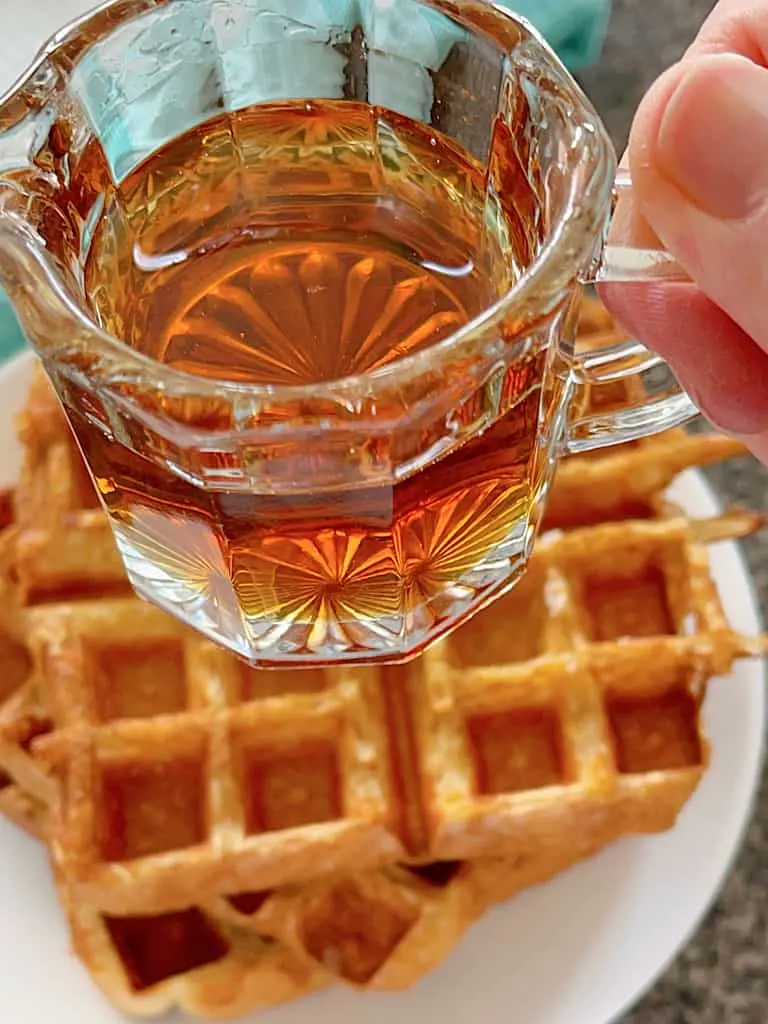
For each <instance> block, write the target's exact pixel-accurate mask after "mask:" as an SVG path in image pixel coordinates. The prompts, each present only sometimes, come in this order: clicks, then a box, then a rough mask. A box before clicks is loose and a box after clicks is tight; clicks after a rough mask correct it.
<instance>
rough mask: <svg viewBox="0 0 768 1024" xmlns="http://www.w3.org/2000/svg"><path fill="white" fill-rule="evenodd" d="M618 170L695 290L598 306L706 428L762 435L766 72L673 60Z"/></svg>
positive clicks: (612, 295) (665, 290)
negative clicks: (659, 364) (664, 373)
mask: <svg viewBox="0 0 768 1024" xmlns="http://www.w3.org/2000/svg"><path fill="white" fill-rule="evenodd" d="M629 162H630V166H631V170H632V180H633V196H632V199H633V206H634V208H635V213H636V214H639V218H638V219H640V220H645V221H647V223H648V225H649V226H650V228H651V229H652V231H653V232H654V233H655V235H656V236H657V237H658V239H659V240H660V241H661V243H662V244H663V245H664V246H665V247H666V248H667V249H668V250H669V251H670V252H671V253H672V254H673V255H674V256H675V257H676V258H677V259H678V260H679V262H680V263H681V264H682V265H683V266H684V267H685V269H686V270H687V272H688V273H689V274H690V276H691V278H692V279H693V281H694V282H695V285H696V287H695V288H694V287H693V286H690V285H689V286H669V285H661V284H657V285H654V286H652V287H651V288H649V287H648V286H642V287H641V286H639V285H638V286H632V287H626V286H619V285H613V286H610V288H607V289H606V294H605V298H606V300H607V302H608V304H609V305H610V306H611V308H612V309H613V311H614V313H615V314H616V315H617V316H618V317H619V319H620V320H622V321H623V322H624V324H625V326H627V327H628V328H629V329H630V330H632V331H633V333H635V334H637V336H639V337H641V338H642V340H644V341H646V342H647V343H648V344H649V345H650V346H651V347H652V348H656V349H658V350H659V351H661V353H662V354H663V355H665V356H666V357H667V358H668V359H669V360H670V362H671V363H672V365H673V368H674V369H675V370H676V371H677V373H678V376H679V377H680V379H681V382H682V383H683V385H684V386H686V387H687V388H688V390H690V391H691V393H692V394H693V395H694V397H695V398H696V399H702V398H703V399H704V401H703V402H702V404H703V405H704V411H705V412H707V413H708V414H709V415H710V416H711V418H713V419H714V420H715V421H716V422H719V423H720V424H721V425H722V426H724V427H726V428H727V429H732V430H733V431H734V432H737V433H741V434H756V433H763V432H764V431H765V430H766V429H767V428H768V317H767V316H766V296H768V69H766V68H763V67H760V66H759V65H757V64H754V63H753V62H752V61H750V60H748V59H746V58H745V57H740V56H736V55H734V54H712V55H704V56H697V57H693V56H689V57H687V58H685V59H684V60H683V61H682V62H681V63H680V64H678V65H676V66H675V67H673V68H671V69H670V70H669V71H668V72H666V73H665V74H664V75H663V76H662V77H661V78H660V79H659V80H658V81H657V82H656V84H655V85H654V86H653V88H652V89H651V90H650V92H649V93H648V95H647V96H646V97H645V99H644V100H643V102H642V104H641V106H640V109H639V110H638V113H637V115H636V118H635V122H634V125H633V129H632V135H631V140H630V147H629ZM649 303H651V305H652V309H650V310H649V308H647V307H648V305H649ZM649 312H651V313H653V314H654V315H652V316H649V315H648V314H649ZM665 322H666V331H665V330H664V326H663V325H664V323H665ZM728 392H730V394H729V393H728Z"/></svg>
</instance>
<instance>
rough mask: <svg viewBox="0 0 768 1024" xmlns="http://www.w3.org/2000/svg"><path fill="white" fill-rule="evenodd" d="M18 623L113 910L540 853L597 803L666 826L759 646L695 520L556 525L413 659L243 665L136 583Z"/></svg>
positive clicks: (76, 859) (77, 853) (72, 876)
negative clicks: (522, 568) (733, 620)
mask: <svg viewBox="0 0 768 1024" xmlns="http://www.w3.org/2000/svg"><path fill="white" fill-rule="evenodd" d="M518 622H519V623H522V622H524V623H525V628H524V629H520V630H514V629H510V623H518ZM28 630H29V633H28V642H29V646H30V649H31V652H32V656H33V659H34V662H35V665H36V666H37V671H38V672H39V673H42V674H43V677H44V686H45V693H46V699H47V702H48V711H49V713H50V715H51V719H52V723H53V725H54V731H53V732H52V733H51V734H50V735H48V736H45V737H42V738H41V739H39V740H37V741H35V744H34V745H33V747H34V749H37V750H39V751H40V755H41V756H44V758H45V760H46V761H47V762H48V763H49V764H50V765H51V766H52V767H54V768H55V769H56V771H57V772H58V773H59V774H60V776H61V779H62V784H63V795H64V799H63V800H62V801H61V805H60V813H59V814H58V816H57V821H56V827H55V830H54V838H53V841H54V845H55V846H56V848H57V850H58V856H59V858H60V864H61V867H62V870H63V871H64V873H65V876H66V878H67V879H68V881H69V882H71V884H72V885H73V886H74V887H75V889H76V891H77V892H78V893H79V894H80V896H81V897H82V898H83V899H85V900H87V901H89V902H91V903H93V904H94V905H96V906H99V907H101V908H102V909H104V910H107V911H109V912H111V913H122V914H125V913H147V912H149V911H150V910H151V911H166V910H175V909H180V908H183V907H185V906H188V905H189V904H190V902H191V899H190V897H191V894H193V893H206V894H207V895H209V896H210V897H214V896H218V895H237V894H239V893H241V892H243V891H249V892H252V891H262V890H270V889H273V888H275V887H279V886H284V885H289V884H295V883H297V882H302V881H309V880H310V879H312V878H314V877H318V876H323V875H329V874H333V873H342V872H348V871H350V870H355V871H359V870H365V869H372V868H376V867H380V866H384V865H389V864H392V863H395V862H402V861H410V862H415V863H419V862H431V861H434V860H456V859H466V858H475V857H480V856H488V855H499V854H500V853H502V852H506V853H508V854H509V855H510V856H520V855H523V854H525V855H528V854H531V853H536V852H539V851H546V850H549V849H552V848H553V847H555V846H557V844H559V843H561V842H562V836H563V833H564V830H565V831H566V832H568V833H571V834H572V832H573V830H574V829H576V828H581V827H583V822H584V821H585V819H588V820H589V821H590V822H593V823H594V824H595V826H596V827H598V826H600V825H601V824H602V823H603V822H604V821H611V822H614V821H616V820H619V819H620V820H621V821H622V828H623V830H624V831H656V830H659V829H665V828H668V827H669V826H670V825H671V824H672V823H673V822H674V819H675V816H676V814H677V813H678V811H679V810H680V808H681V806H682V804H683V803H684V802H685V800H686V799H687V798H688V796H689V795H690V793H691V792H692V790H693V788H694V787H695V785H696V783H697V782H698V780H699V778H700V775H701V772H702V770H703V766H704V764H705V763H706V743H705V740H704V738H703V737H702V736H701V734H700V730H699V725H698V707H699V702H700V698H701V695H702V688H703V684H704V682H705V681H706V679H707V678H708V677H709V676H710V675H712V674H713V673H716V672H718V673H719V672H723V671H726V670H727V669H728V668H729V667H730V665H731V664H732V662H733V660H734V659H735V658H736V657H737V656H738V655H740V654H744V653H749V652H750V651H751V650H752V647H751V646H750V645H749V643H748V642H747V641H745V640H743V639H742V638H741V637H739V636H738V635H736V634H734V633H733V632H732V631H731V630H730V629H729V628H728V626H727V623H726V622H725V619H724V617H723V614H722V610H721V608H720V604H719V601H718V599H717V595H716V593H715V591H714V588H713V586H712V583H711V580H710V577H709V574H708V571H707V564H706V555H705V552H704V551H703V549H702V548H701V546H700V545H699V544H698V543H697V542H696V540H695V537H694V527H693V526H692V525H691V524H689V523H688V522H687V521H686V520H684V519H682V518H672V519H660V520H658V521H649V522H645V523H639V522H636V523H624V524H604V525H601V526H596V527H592V528H590V529H585V530H578V531H573V532H570V533H567V534H562V535H553V536H550V537H547V538H544V539H543V540H542V543H541V544H540V545H539V547H538V548H537V551H536V552H535V554H534V558H533V560H532V563H531V567H530V570H529V572H528V573H527V574H526V577H525V578H524V579H523V581H522V582H521V583H520V584H519V585H518V586H517V587H516V588H515V589H514V590H513V591H512V592H511V593H510V594H509V595H508V596H507V597H506V598H504V599H502V600H501V601H499V602H497V603H496V604H495V605H493V606H491V607H490V608H489V609H487V610H486V611H485V612H483V613H481V614H480V615H478V616H477V617H476V618H475V619H474V620H472V621H471V622H470V623H468V624H467V625H466V626H464V627H463V628H462V629H460V630H459V631H457V632H456V633H455V634H454V635H453V636H452V637H449V638H447V639H446V640H444V641H443V642H441V643H439V644H437V645H435V646H434V647H433V648H432V649H431V650H429V651H428V652H426V654H424V655H423V656H422V657H421V658H419V659H417V660H416V661H415V662H412V663H411V664H409V665H407V666H395V667H383V668H355V667H351V666H341V667H333V668H327V669H318V670H314V671H308V670H302V671H298V672H297V671H294V670H283V671H280V672H275V671H274V670H269V671H259V670H254V669H249V668H246V667H244V666H243V665H242V663H240V662H239V661H237V660H236V659H234V658H232V656H230V655H229V654H227V653H226V652H224V651H223V650H221V649H220V648H217V647H215V646H214V645H212V644H210V643H209V642H208V641H206V640H204V639H202V638H200V637H198V636H197V635H195V634H193V633H191V632H190V631H188V630H185V629H184V627H182V626H180V625H178V624H177V623H176V622H175V621H174V620H172V619H170V618H169V617H168V616H166V615H165V614H164V613H162V612H160V611H158V610H156V609H154V608H153V607H151V606H149V605H146V604H144V603H142V602H139V601H138V600H136V599H134V598H127V599H119V598H118V599H111V600H103V601H98V602H82V601H81V602H78V601H74V602H69V603H63V604H54V605H45V606H40V607H39V608H36V609H32V610H30V611H29V612H28ZM633 722H637V723H639V724H638V725H637V727H635V728H633V725H632V723H633ZM646 742H647V743H648V744H650V748H649V749H647V750H646V748H645V746H644V744H645V743H646ZM654 742H655V743H656V747H654V746H653V743H654ZM75 795H76V797H77V799H74V796H75Z"/></svg>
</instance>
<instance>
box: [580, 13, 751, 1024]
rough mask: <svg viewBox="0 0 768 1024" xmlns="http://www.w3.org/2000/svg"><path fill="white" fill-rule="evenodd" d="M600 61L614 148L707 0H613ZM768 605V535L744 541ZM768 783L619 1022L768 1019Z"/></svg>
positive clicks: (731, 493) (725, 492)
mask: <svg viewBox="0 0 768 1024" xmlns="http://www.w3.org/2000/svg"><path fill="white" fill-rule="evenodd" d="M614 6H615V10H614V14H613V18H612V21H611V27H610V31H609V37H608V40H607V43H606V46H605V50H604V53H603V58H602V60H601V61H600V64H599V65H598V66H596V67H595V68H593V69H591V70H590V71H588V72H584V73H583V74H582V75H581V76H580V79H581V82H582V84H583V86H584V88H585V89H586V91H587V92H588V94H589V95H590V97H591V98H592V100H593V102H594V103H595V105H596V106H597V109H598V110H599V111H600V113H601V114H602V115H603V117H604V118H605V121H606V123H607V125H608V127H609V129H610V131H611V133H612V135H613V137H614V140H615V142H616V146H617V148H618V149H619V150H621V149H622V148H623V147H624V144H625V142H626V138H627V132H628V129H629V125H630V122H631V118H632V111H633V110H634V108H635V107H636V105H637V102H638V100H639V98H640V96H641V95H642V93H643V91H644V89H645V88H646V87H647V86H648V85H649V84H650V83H651V81H653V79H654V78H655V77H656V75H657V74H658V73H659V72H660V71H662V70H663V69H664V68H665V67H667V66H668V65H669V64H671V63H673V62H674V61H675V60H677V59H678V57H679V56H680V54H681V53H682V51H683V50H684V49H685V47H686V46H687V45H688V43H689V42H690V41H691V39H692V38H693V36H694V35H695V33H696V30H697V28H698V26H699V25H700V24H701V23H702V21H703V20H704V18H705V17H706V16H707V14H709V12H710V10H711V9H712V7H713V6H714V3H713V0H644V2H643V0H614ZM708 475H709V478H710V480H711V481H712V483H713V484H714V486H715V488H716V490H717V492H718V493H719V494H720V496H721V497H722V498H723V500H724V501H727V502H739V503H741V504H744V505H750V506H752V507H754V508H758V509H762V510H765V509H768V473H766V471H765V470H763V469H762V468H761V467H760V466H759V465H758V464H757V462H756V461H755V460H753V459H750V458H744V459H737V460H734V461H732V462H730V463H728V464H726V465H723V466H719V467H716V468H715V469H714V470H711V471H709V473H708ZM745 548H746V554H747V557H748V560H749V564H750V568H751V569H752V572H753V573H754V575H755V579H756V580H757V586H758V592H759V596H760V606H761V609H762V613H763V618H764V619H766V618H767V616H766V613H767V612H768V535H766V534H764V535H763V536H762V537H761V538H757V539H754V540H752V541H750V542H748V543H747V544H746V545H745ZM767 939H768V785H766V782H765V777H764V782H763V787H762V791H761V795H760V800H759V804H758V808H757V813H756V816H755V819H754V821H753V823H752V826H751V828H750V829H749V833H748V836H747V840H746V845H745V847H744V848H743V850H742V851H741V853H740V855H739V857H738V860H737V861H736V865H735V867H734V870H733V872H732V874H731V876H730V879H729V881H728V883H727V885H726V887H725V889H724V890H723V892H722V894H721V896H720V899H719V900H718V902H717V905H716V906H715V908H714V909H713V910H712V912H711V913H710V914H709V916H708V917H707V919H706V922H705V923H704V925H703V926H702V927H701V929H700V930H699V931H698V933H697V935H696V936H695V938H694V939H693V941H692V942H691V943H690V945H689V946H688V948H687V949H686V950H685V951H684V952H683V953H682V954H681V956H680V957H679V958H678V960H677V961H676V962H675V963H674V964H673V966H672V967H670V969H669V970H668V971H667V973H666V974H665V975H664V977H663V979H662V980H661V981H660V982H659V983H658V984H657V985H656V986H655V987H654V989H653V990H652V991H651V992H650V993H649V994H648V995H647V996H646V997H645V999H644V1000H643V1001H642V1002H641V1003H640V1004H639V1005H638V1006H636V1007H635V1009H634V1010H632V1011H631V1012H630V1013H628V1014H627V1015H626V1016H625V1017H623V1018H622V1021H621V1024H765V1022H766V1021H768V941H767Z"/></svg>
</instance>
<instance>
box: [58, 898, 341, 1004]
mask: <svg viewBox="0 0 768 1024" xmlns="http://www.w3.org/2000/svg"><path fill="white" fill-rule="evenodd" d="M58 888H59V895H60V898H61V902H62V905H63V907H64V909H65V912H66V914H67V919H68V921H69V926H70V933H71V936H72V942H73V946H74V949H75V952H76V953H77V955H78V956H79V957H80V959H81V960H82V961H83V963H84V964H85V965H86V966H87V967H88V970H89V972H90V974H91V976H92V977H93V979H94V981H95V982H96V983H97V984H98V985H99V987H100V988H101V989H102V990H103V991H104V993H105V995H106V996H107V997H108V998H109V999H110V1001H111V1002H112V1003H113V1004H114V1005H115V1006H117V1007H119V1008H120V1009H121V1010H123V1011H125V1012H126V1013H130V1014H134V1015H135V1016H139V1017H155V1016H160V1015H161V1014H165V1013H167V1012H168V1011H170V1010H172V1009H176V1008H178V1009H180V1010H183V1011H185V1012H186V1013H189V1014H191V1015H192V1016H195V1017H202V1018H205V1019H210V1020H223V1019H234V1018H236V1017H241V1016H243V1015H244V1014H246V1013H252V1012H255V1011H258V1010H263V1009H266V1008H268V1007H273V1006H277V1005H279V1004H280V1003H284V1002H288V1001H291V1000H293V999H297V998H298V997H300V996H304V995H308V994H310V993H311V992H316V991H319V990H320V989H322V988H325V987H327V986H328V985H330V984H331V982H332V976H331V975H330V974H329V972H327V971H326V970H324V969H323V968H321V967H320V966H318V965H317V964H315V963H313V961H311V960H309V959H308V958H304V957H302V956H300V955H298V954H296V953H294V952H293V951H291V950H290V949H288V948H287V947H286V946H283V945H281V944H280V943H277V942H275V941H274V940H272V939H270V938H268V937H261V936H259V935H258V934H257V933H256V932H255V931H253V930H252V929H246V928H242V927H239V926H238V925H236V924H231V923H229V922H227V921H222V920H218V919H215V918H214V917H212V916H210V915H209V914H207V913H206V912H205V911H204V910H203V909H201V908H200V907H189V908H187V909H185V910H183V911H178V912H175V913H172V914H155V915H147V916H143V917H135V916H134V917H111V916H107V915H104V914H101V913H100V912H99V911H97V910H95V909H94V908H93V907H89V906H88V905H87V904H85V903H82V902H81V901H79V900H77V899H74V898H73V894H72V893H71V891H70V890H69V889H68V888H67V886H66V883H64V882H62V881H61V880H59V886H58Z"/></svg>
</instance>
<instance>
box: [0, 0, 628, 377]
mask: <svg viewBox="0 0 768 1024" xmlns="http://www.w3.org/2000/svg"><path fill="white" fill-rule="evenodd" d="M298 2H299V3H303V4H306V5H308V6H310V7H315V6H317V5H318V3H320V4H322V3H326V4H328V3H329V0H298ZM344 2H345V0H330V6H332V5H333V4H334V3H341V4H342V5H343V4H344ZM398 3H402V4H404V5H405V6H410V5H409V4H408V0H397V2H395V3H393V4H392V5H391V9H392V13H393V15H395V12H396V11H397V6H398ZM387 6H389V5H387ZM503 6H506V7H507V8H508V9H509V10H512V11H514V12H515V13H517V14H520V15H522V16H523V17H524V18H527V19H528V20H529V21H530V22H531V23H532V24H533V25H534V26H535V27H536V28H537V29H538V30H539V31H540V32H541V33H542V35H543V36H545V37H546V39H547V40H548V41H549V42H550V44H551V45H552V46H553V47H554V49H556V50H557V51H558V53H559V54H560V57H561V59H562V60H563V61H564V63H565V64H567V65H568V67H569V68H570V69H571V70H572V71H579V70H581V69H582V68H584V67H587V66H588V65H589V64H591V63H593V62H594V61H595V60H596V59H597V57H598V56H599V53H600V49H601V47H602V44H603V40H604V37H605V30H606V27H607V24H608V19H609V17H610V10H611V0H514V2H507V3H504V4H503ZM386 9H387V8H384V10H386ZM179 10H180V11H181V10H182V7H181V6H180V8H179ZM421 10H422V11H423V10H424V9H423V8H422V9H421ZM404 20H406V21H407V22H408V32H407V33H406V34H405V36H404V43H407V44H408V46H406V49H408V48H409V47H411V48H412V47H414V46H423V45H425V44H426V45H429V44H430V42H431V44H432V45H434V46H435V48H436V53H435V58H436V59H437V57H438V56H439V52H438V51H442V49H443V48H444V46H441V38H440V32H438V31H437V30H436V27H435V25H433V24H426V25H424V26H421V28H422V29H423V31H422V32H421V33H420V32H419V31H417V29H418V28H419V26H418V25H417V24H415V23H414V21H413V19H412V18H408V19H404ZM397 21H398V19H397V18H396V15H395V16H394V17H393V18H392V23H391V27H388V26H387V25H384V26H383V27H384V30H385V34H386V33H389V32H393V33H394V34H395V35H400V34H401V30H402V28H403V27H404V25H403V22H402V21H401V22H400V24H399V25H398V24H397ZM310 23H311V22H310ZM422 36H423V37H424V38H421V37H422ZM442 42H443V43H448V44H449V43H450V41H449V40H442ZM233 77H234V78H236V75H234V76H233ZM388 77H389V78H392V77H393V76H388ZM395 82H396V76H395ZM387 84H388V87H389V88H390V89H391V88H393V83H392V82H391V81H390V82H389V83H387ZM145 113H146V112H145ZM417 113H418V112H417ZM193 122H194V118H193ZM145 123H146V122H145ZM121 127H122V129H124V128H125V126H124V125H123V126H121ZM128 148H131V147H128ZM23 346H24V336H23V334H22V332H21V329H20V327H19V324H18V321H17V319H16V317H15V315H14V312H13V309H12V308H11V306H10V303H9V302H8V300H7V298H6V297H5V296H4V295H3V293H2V291H0V360H3V359H7V358H8V357H9V356H10V355H13V353H14V352H17V351H18V350H19V349H20V348H22V347H23Z"/></svg>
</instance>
